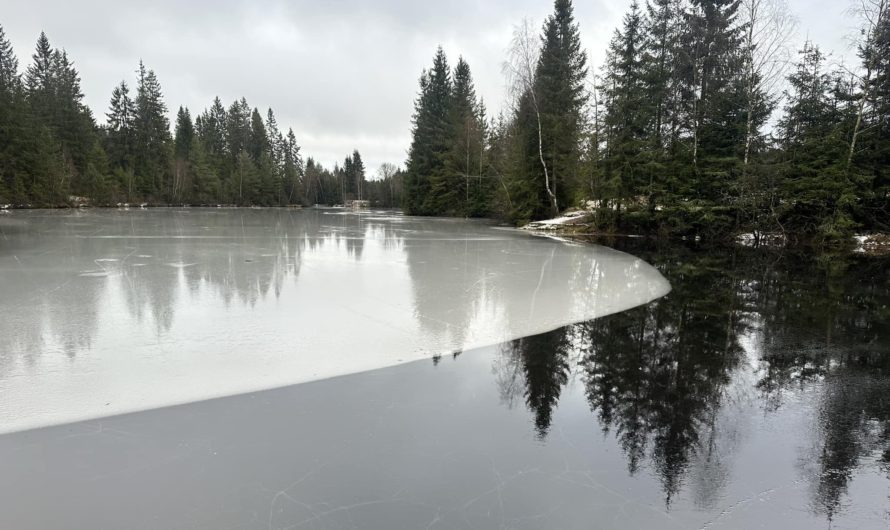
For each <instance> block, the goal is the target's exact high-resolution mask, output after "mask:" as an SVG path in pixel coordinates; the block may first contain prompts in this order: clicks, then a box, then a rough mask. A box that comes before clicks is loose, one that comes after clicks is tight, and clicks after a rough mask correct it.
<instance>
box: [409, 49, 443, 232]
mask: <svg viewBox="0 0 890 530" xmlns="http://www.w3.org/2000/svg"><path fill="white" fill-rule="evenodd" d="M450 107H451V72H450V71H449V68H448V59H447V58H446V57H445V52H444V51H443V50H442V48H441V47H439V49H438V50H437V51H436V55H435V58H434V59H433V67H432V69H431V70H429V71H424V73H423V75H422V76H421V80H420V95H419V96H418V98H417V101H416V102H415V106H414V127H413V130H412V140H411V147H410V149H409V151H408V164H407V166H408V169H407V172H406V175H405V192H404V196H405V199H404V200H405V204H404V209H405V212H406V213H408V214H410V215H418V214H419V215H432V214H435V213H436V212H437V211H438V210H439V208H440V207H441V206H442V201H441V195H442V194H443V192H444V191H445V188H446V186H447V169H446V158H447V156H448V152H449V150H450V148H451V145H452V139H451V135H452V132H453V128H452V127H451V120H450V118H451V114H450Z"/></svg>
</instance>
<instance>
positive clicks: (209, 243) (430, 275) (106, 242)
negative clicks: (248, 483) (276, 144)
mask: <svg viewBox="0 0 890 530" xmlns="http://www.w3.org/2000/svg"><path fill="white" fill-rule="evenodd" d="M669 290H670V286H669V284H668V282H667V281H666V280H665V279H664V278H663V277H662V275H661V274H660V273H659V272H658V271H656V270H655V269H654V268H652V267H651V266H650V265H648V264H647V263H645V262H644V261H642V260H640V259H637V258H635V257H633V256H631V255H628V254H625V253H622V252H618V251H615V250H611V249H608V248H605V247H600V246H595V245H580V244H569V243H566V242H562V241H557V240H553V239H547V238H540V237H534V236H531V235H528V234H524V233H520V232H518V231H516V230H510V229H499V228H496V227H493V226H490V225H489V224H485V223H481V222H473V221H463V220H445V219H425V220H424V219H416V218H407V217H402V216H400V215H396V214H391V213H381V212H362V213H353V212H348V211H343V210H315V209H313V210H305V211H300V210H281V209H272V210H255V209H254V210H251V209H152V210H128V211H115V210H87V211H16V212H12V213H6V214H4V215H2V216H0V293H2V298H0V315H2V316H3V318H2V319H0V395H2V396H3V399H2V401H0V432H11V431H19V430H23V429H29V428H35V427H41V426H47V425H53V424H61V423H67V422H72V421H76V420H84V419H89V418H97V417H102V416H108V415H112V414H118V413H123V412H132V411H137V410H145V409H150V408H156V407H161V406H166V405H173V404H179V403H187V402H192V401H196V400H201V399H207V398H212V397H220V396H226V395H232V394H238V393H243V392H248V391H255V390H261V389H268V388H273V387H280V386H285V385H289V384H293V383H298V382H305V381H310V380H316V379H322V378H326V377H331V376H335V375H342V374H346V373H353V372H359V371H364V370H370V369H375V368H380V367H384V366H389V365H394V364H398V363H402V362H407V361H411V360H417V359H421V358H428V357H432V356H435V355H441V354H448V353H453V352H455V351H461V350H464V349H467V348H472V347H476V346H484V345H490V344H495V343H500V342H504V341H508V340H511V339H515V338H518V337H523V336H528V335H534V334H537V333H541V332H546V331H550V330H553V329H555V328H558V327H561V326H564V325H566V324H570V323H574V322H580V321H585V320H589V319H592V318H595V317H600V316H603V315H608V314H612V313H616V312H619V311H623V310H626V309H629V308H632V307H635V306H639V305H641V304H645V303H647V302H649V301H651V300H654V299H657V298H659V297H661V296H664V295H665V294H666V293H668V292H669Z"/></svg>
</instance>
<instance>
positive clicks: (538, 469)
mask: <svg viewBox="0 0 890 530" xmlns="http://www.w3.org/2000/svg"><path fill="white" fill-rule="evenodd" d="M310 214H311V213H310V212H307V213H305V214H303V213H301V214H292V213H288V212H279V213H278V214H276V215H282V216H285V217H289V216H291V215H298V216H303V215H310ZM201 215H205V214H203V213H202V214H201ZM230 215H231V213H230ZM245 215H253V212H245ZM257 215H263V216H265V215H270V214H269V213H268V212H260V213H258V214H257ZM311 215H319V216H321V218H322V219H328V217H327V216H329V215H330V214H321V213H316V214H311ZM335 219H339V218H337V217H335ZM170 222H173V221H172V220H171V221H170ZM343 222H344V223H355V226H359V227H360V226H361V225H360V224H358V223H359V222H358V221H357V220H356V219H355V218H351V217H347V220H345V221H343ZM362 222H375V223H376V222H377V221H371V220H369V219H365V220H364V221H362ZM402 222H403V223H404V225H405V226H404V227H403V228H402V229H404V230H412V229H411V228H409V226H410V225H412V224H413V223H414V221H410V220H402ZM428 223H431V224H429V225H428V226H431V227H433V228H431V229H430V233H426V235H422V234H423V231H417V232H414V235H413V236H412V237H406V238H405V239H404V240H403V242H402V243H401V244H402V245H405V249H404V251H405V252H406V253H407V254H408V256H406V257H405V259H407V260H408V261H409V263H410V261H411V260H412V259H414V258H412V257H410V255H411V253H412V252H413V251H412V250H410V247H411V246H412V245H425V244H428V241H425V240H424V239H422V238H427V239H428V238H430V237H432V236H433V235H434V234H438V233H440V232H438V230H437V229H435V228H434V226H435V224H436V222H435V221H429V222H428ZM421 224H422V225H427V222H424V223H421ZM414 226H415V228H414V230H417V229H418V228H419V226H420V225H414ZM453 226H463V227H464V228H465V229H466V230H467V231H468V232H473V233H476V234H477V235H476V236H475V237H476V239H478V238H481V237H483V234H485V233H490V229H489V228H487V227H484V226H481V225H474V224H467V223H458V222H455V223H454V224H453ZM396 230H399V229H396ZM499 237H507V238H508V239H509V240H512V238H513V237H514V236H513V235H507V236H499ZM514 241H515V242H514V243H507V242H506V241H504V242H502V243H499V245H504V246H506V247H508V248H516V249H523V248H524V249H526V250H527V251H528V252H527V253H528V254H536V252H532V250H531V249H535V248H537V247H538V245H539V244H541V245H543V247H542V248H545V249H546V248H550V247H549V246H550V245H555V244H556V243H555V242H551V241H546V240H543V241H539V240H530V239H527V236H526V239H518V240H514ZM613 243H614V244H619V245H622V248H624V247H625V246H627V248H626V250H627V251H628V252H629V253H630V254H633V255H636V256H640V257H642V258H643V259H645V260H646V261H647V262H649V263H652V264H654V265H656V266H657V267H658V269H659V271H660V272H661V274H663V275H664V276H665V277H666V278H667V279H668V280H669V281H670V284H671V286H672V290H671V292H670V293H668V294H667V295H666V296H663V297H661V298H658V299H656V300H654V301H652V302H650V303H648V304H645V305H642V306H639V307H636V308H633V309H629V310H627V311H623V312H620V313H614V314H611V315H607V316H603V317H601V318H597V319H595V320H589V321H584V322H579V323H576V324H571V325H567V326H563V327H559V328H556V329H554V330H551V331H547V332H545V333H541V334H538V335H533V336H523V337H522V338H518V339H515V340H509V341H505V342H502V343H499V344H494V345H490V346H485V347H482V348H478V349H473V350H467V351H463V352H457V351H456V352H454V353H453V354H451V355H446V356H442V357H438V356H437V357H434V358H432V359H425V360H417V361H413V362H405V363H400V364H398V365H396V366H389V367H385V368H380V369H377V370H370V371H363V372H361V373H354V374H348V375H344V376H340V377H332V378H327V379H324V380H319V381H313V382H309V383H304V384H296V385H290V386H286V387H282V388H276V389H272V390H264V391H259V392H251V393H247V394H238V395H234V396H229V397H222V398H219V399H211V400H206V401H200V402H194V403H186V404H183V405H177V406H173V407H165V408H156V409H152V410H147V411H142V412H135V413H132V414H122V415H117V416H113V417H102V418H98V419H93V420H88V421H84V422H77V423H67V424H64V425H57V426H51V427H46V428H40V429H33V430H27V431H21V432H15V433H8V434H4V435H0V528H3V529H6V528H10V529H15V530H81V529H83V530H96V529H120V528H126V529H131V530H142V529H144V530H156V529H159V528H162V529H171V530H179V529H182V530H186V529H188V530H219V529H224V528H226V529H228V528H231V529H235V528H237V529H242V530H270V529H276V530H283V529H288V530H291V529H318V530H335V529H342V530H355V529H356V528H361V529H372V530H378V529H379V530H395V529H405V530H415V529H423V528H428V529H431V530H445V529H466V530H470V529H477V530H479V529H482V530H488V529H491V530H495V529H504V528H510V529H516V530H540V529H560V530H562V529H565V530H576V529H577V530H582V529H583V530H587V529H590V528H597V529H604V530H605V529H614V530H625V529H637V528H641V529H649V528H653V529H656V528H657V529H662V528H664V529H677V530H704V529H707V530H717V529H723V530H748V529H752V528H780V529H783V530H810V529H813V528H831V529H832V530H840V529H845V530H871V529H886V528H888V523H890V501H888V492H890V480H888V467H890V376H888V374H890V318H888V308H890V275H888V274H887V271H888V270H890V262H888V259H887V258H873V257H868V256H856V255H847V256H845V255H835V256H832V257H831V259H825V258H822V257H813V256H812V255H810V254H809V253H799V254H794V253H791V252H790V251H784V252H776V251H757V250H754V249H748V248H712V249H706V248H701V247H693V248H687V247H685V246H683V245H677V244H674V245H666V244H664V243H658V244H651V243H650V242H646V241H641V240H625V241H616V242H613ZM327 244H329V245H333V243H331V242H329V243H327ZM340 244H341V245H345V243H343V242H342V240H341V243H340ZM377 244H378V243H374V242H373V240H368V239H365V240H364V249H363V250H362V252H361V258H360V259H362V260H364V259H370V258H371V257H372V256H374V255H375V253H377V252H378V251H373V252H372V251H370V249H372V248H374V247H375V246H376V245H377ZM473 244H479V245H482V244H483V243H481V242H476V243H472V244H470V246H472V245H473ZM485 244H487V243H485ZM512 245H518V246H516V247H512ZM184 248H185V247H184ZM494 248H502V247H494ZM554 248H557V249H560V250H557V253H561V252H569V250H566V249H564V248H563V247H562V246H556V247H554ZM591 250H593V251H594V252H596V253H598V252H601V250H599V249H596V248H595V247H592V248H591ZM304 252H305V251H304ZM332 252H333V251H332ZM337 252H339V251H337ZM343 252H344V253H346V252H347V251H346V250H345V249H344V250H343ZM461 252H463V251H461ZM517 252H518V250H517ZM69 253H70V251H69ZM334 254H336V252H334ZM347 255H349V254H348V253H347ZM353 255H355V250H353ZM304 256H305V254H304ZM424 256H426V255H424ZM437 256H439V257H440V258H441V257H442V256H443V254H437ZM479 256H480V258H479V259H480V260H482V259H483V258H482V257H481V251H480V254H479ZM618 256H623V255H621V254H618ZM245 259H253V258H245V257H243V256H242V255H238V257H237V258H232V262H233V266H234V264H235V263H237V264H238V266H241V264H243V263H245V261H244V260H245ZM449 259H450V258H449ZM508 259H510V258H508ZM422 261H427V262H428V261H429V260H428V259H424V260H422ZM103 263H104V262H103ZM251 263H256V261H254V262H251ZM302 263H303V264H304V265H305V264H306V263H309V261H306V260H303V261H302ZM529 263H531V262H529ZM538 265H539V264H538ZM411 266H416V264H414V265H411ZM411 266H409V267H408V268H409V272H410V271H412V269H411V268H410V267H411ZM478 266H479V267H482V263H480V264H479V265H478ZM146 267H148V265H146ZM195 267H197V265H196V266H195ZM193 268H194V267H187V268H185V269H181V268H180V269H174V270H175V274H174V278H175V277H176V275H179V274H184V273H185V271H188V270H189V269H193ZM65 269H68V266H67V265H66V266H65ZM158 270H159V271H165V270H166V269H163V268H160V267H159V269H158ZM306 270H307V269H306V268H305V266H304V267H303V268H302V269H301V272H300V274H299V279H296V278H293V277H291V276H289V277H288V278H287V279H285V280H284V284H285V285H288V284H295V285H299V283H300V282H302V281H305V279H306V278H311V277H312V276H310V275H308V274H306V275H304V272H306ZM402 270H404V269H402ZM498 270H503V268H501V269H498ZM533 276H534V278H535V282H534V285H535V286H536V285H538V282H537V278H539V277H540V276H541V274H540V269H538V271H537V273H536V274H535V275H533ZM89 278H93V277H89ZM259 278H262V276H259ZM94 279H95V278H94ZM418 280H419V277H418V276H417V275H416V270H415V271H414V273H413V274H411V282H417V281H418ZM104 281H108V282H110V281H112V280H111V279H106V280H104ZM233 281H235V280H233ZM238 281H242V282H243V281H245V280H243V279H242V280H238ZM461 281H464V280H461ZM208 282H209V280H208ZM467 282H469V280H466V281H464V283H463V284H462V285H466V283H467ZM267 283H270V285H274V282H267ZM174 284H175V282H174ZM188 285H189V283H186V286H188ZM542 285H544V284H543V283H542ZM210 288H211V287H210V286H205V287H198V288H195V289H196V290H197V291H199V292H200V291H201V290H202V289H210ZM214 288H216V289H219V287H218V286H217V287H214ZM412 288H413V287H412ZM251 289H252V288H251ZM251 289H248V288H244V289H243V290H242V291H241V294H240V295H239V296H243V297H245V298H246V299H248V300H250V299H251V298H250V295H248V294H247V293H250V292H253V291H252V290H251ZM268 290H269V292H268V293H267V294H266V295H265V296H263V295H261V294H257V295H256V300H255V301H254V302H253V303H254V304H255V305H256V306H257V307H258V306H260V305H261V304H263V303H266V302H263V300H274V299H275V295H274V292H275V291H274V289H272V287H269V289H268ZM281 291H282V292H285V291H286V288H285V287H282V289H281ZM393 292H398V291H397V290H393ZM464 292H465V291H463V290H454V291H447V290H446V291H444V292H442V293H441V296H443V300H445V301H446V302H445V303H449V304H452V305H451V306H450V307H454V306H455V304H456V302H454V300H455V299H457V297H458V295H460V296H465V295H464V294H463V293H464ZM41 296H47V295H41ZM177 296H178V297H181V298H183V299H185V300H189V299H190V296H191V295H189V291H185V293H184V294H179V295H177ZM412 296H413V294H412ZM538 296H541V294H540V293H539V294H538ZM168 298H169V297H168ZM409 298H410V296H409ZM492 298H493V299H494V300H492V301H490V302H486V303H488V304H495V303H496V300H497V298H496V297H495V296H494V295H492ZM396 300H397V299H396V298H395V296H394V297H393V298H392V301H393V302H394V301H396ZM423 300H424V301H422V302H420V303H421V304H423V305H420V306H418V308H417V309H416V312H417V313H418V315H419V314H423V313H426V314H430V312H431V311H432V309H430V307H436V306H435V305H434V301H435V299H434V298H426V299H423ZM294 303H296V302H294ZM230 304H231V305H232V307H233V308H240V307H242V305H243V304H248V305H249V303H248V302H242V301H240V299H238V298H233V299H232V300H231V301H230ZM480 304H481V303H480ZM174 305H175V306H176V307H180V305H179V304H174ZM182 305H184V306H187V304H185V303H182ZM498 307H501V308H503V307H505V306H503V305H501V306H498ZM120 310H121V311H124V312H126V313H127V314H129V313H128V311H129V310H127V309H126V306H124V307H123V308H121V309H120ZM504 310H505V311H506V309H504ZM109 311H110V309H109ZM145 311H146V313H145V315H144V316H143V317H142V318H143V319H145V321H146V322H147V324H146V325H147V326H148V329H149V331H151V330H154V331H155V333H159V334H163V333H167V332H168V331H164V329H165V328H161V329H160V330H158V328H156V327H154V326H155V323H154V320H153V317H152V313H151V311H150V308H149V309H146V310H145ZM177 311H181V310H180V309H177ZM412 311H414V310H412ZM409 313H411V314H410V315H409V319H416V318H419V316H418V315H414V314H413V313H412V312H409ZM69 314H70V313H69ZM103 314H104V313H103ZM179 314H180V313H175V314H173V315H171V317H170V318H171V319H172V321H173V322H174V323H173V324H171V325H169V328H170V329H172V328H175V327H176V325H177V324H175V322H176V321H177V319H178V318H179V316H178V315H179ZM434 314H435V315H436V318H437V320H435V321H434V322H439V321H442V320H445V318H446V317H445V316H443V314H442V313H441V312H440V313H434ZM471 314H472V313H471ZM4 315H6V313H4ZM341 315H347V316H348V315H349V313H341ZM127 318H130V317H129V316H128V317H127ZM343 318H346V317H343ZM349 318H353V317H349ZM473 318H476V317H472V318H471V320H472V319H473ZM47 319H49V320H48V321H49V322H51V321H52V320H51V319H52V317H51V316H48V317H47ZM74 322H76V320H75V321H74ZM81 322H83V321H81ZM195 322H198V321H195ZM313 322H316V323H317V322H321V318H320V317H319V318H317V319H315V320H313ZM72 325H73V323H72ZM192 325H193V326H196V327H197V326H198V324H192ZM232 325H234V324H232ZM217 327H220V326H217ZM50 329H51V328H50ZM435 329H438V330H439V332H440V333H445V332H448V330H449V328H447V327H445V326H444V325H440V327H438V328H435ZM428 332H429V333H432V332H431V331H428ZM140 333H142V332H140ZM145 333H146V336H148V335H150V333H148V332H145ZM279 333H280V334H282V335H281V336H283V334H284V333H285V332H284V331H281V332H279ZM367 333H375V331H373V330H371V331H367ZM100 334H101V333H99V334H96V335H94V336H98V335H100ZM377 335H379V336H382V335H383V333H382V332H380V333H378V334H377ZM138 336H141V335H134V337H138ZM468 336H469V335H468ZM53 340H57V339H53ZM257 340H259V339H257ZM220 342H221V341H217V342H216V343H215V344H218V345H219V347H220V348H225V345H222V344H220ZM264 343H265V342H264ZM95 344H96V343H95V342H93V348H95ZM364 349H365V350H369V349H370V350H372V351H375V350H374V347H373V344H370V343H369V344H368V345H367V347H366V348H364ZM90 351H91V350H90V349H89V348H88V347H83V349H82V350H78V352H79V353H78V354H77V356H76V357H74V358H72V359H70V360H69V361H68V362H69V363H71V365H72V366H73V365H76V364H78V363H86V362H87V361H88V360H89V355H90ZM227 351H230V352H232V351H234V350H233V349H232V348H229V349H228V350H227ZM325 351H326V350H324V348H321V349H318V350H315V351H314V353H317V354H319V355H320V354H322V353H324V352H325ZM298 352H299V350H294V355H296V354H297V353H298ZM247 353H253V350H249V351H245V353H244V354H245V355H247ZM45 355H61V356H63V357H64V356H65V355H67V354H66V352H65V351H59V352H52V353H48V354H45ZM109 355H110V354H109ZM121 355H129V354H128V353H127V352H124V353H121ZM126 358H129V357H125V359H126ZM177 366H178V365H177ZM211 368H212V367H209V366H208V367H206V368H205V369H206V370H208V373H211V374H212V373H214V372H213V371H212V370H211ZM245 373H246V374H248V375H249V374H252V373H253V371H251V369H250V367H249V366H246V367H245ZM128 377H130V378H134V377H135V376H133V375H128ZM167 386H168V385H163V384H161V385H159V386H158V387H157V389H156V391H157V392H158V393H160V394H163V393H164V392H166V391H167ZM4 392H5V390H4ZM7 395H8V394H6V393H3V394H0V397H2V399H3V401H4V403H6V399H7Z"/></svg>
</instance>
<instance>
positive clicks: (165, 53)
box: [0, 0, 855, 176]
mask: <svg viewBox="0 0 890 530" xmlns="http://www.w3.org/2000/svg"><path fill="white" fill-rule="evenodd" d="M629 4H630V0H608V1H607V0H587V1H581V2H578V1H576V5H575V11H576V16H577V18H578V21H579V23H580V27H581V36H582V40H583V42H584V45H585V46H586V47H587V49H588V53H589V56H590V60H591V63H592V65H593V66H595V67H596V68H599V66H600V64H601V62H602V58H603V56H604V50H605V47H606V44H607V43H608V40H609V38H610V36H611V34H612V31H613V30H614V28H615V27H616V26H617V25H618V24H619V23H620V21H621V17H622V15H623V13H624V11H625V10H626V8H627V6H628V5H629ZM789 4H790V6H791V10H792V11H793V12H794V13H795V14H796V15H797V17H798V19H799V21H800V25H799V28H798V34H799V39H800V40H802V39H803V38H805V37H806V36H807V35H809V38H810V39H811V40H813V41H815V42H816V43H818V44H819V45H820V46H822V47H823V48H824V49H826V50H833V51H834V52H835V55H836V56H837V57H841V56H844V55H847V56H849V54H850V51H849V47H848V45H847V44H846V40H845V37H846V36H847V35H849V34H850V33H851V28H852V27H853V26H854V25H855V24H854V21H853V20H852V19H851V18H850V17H849V16H846V15H845V11H846V9H847V7H848V6H849V3H848V2H847V0H789ZM551 9H552V2H551V1H549V0H484V1H479V0H448V1H439V2H427V1H418V0H375V1H370V0H364V1H363V0H327V1H306V0H294V1H285V0H259V1H252V2H249V1H239V0H223V1H220V0H216V1H210V0H191V1H188V2H183V1H177V0H152V1H138V2H125V1H121V0H118V1H111V0H83V1H77V2H73V1H70V0H30V1H27V2H26V1H22V0H0V17H2V18H0V24H2V25H3V28H4V29H5V31H6V34H7V36H8V37H9V38H10V39H11V41H12V43H13V46H14V47H15V51H16V54H17V55H18V57H19V63H20V66H21V68H22V69H24V67H25V66H26V64H27V63H28V62H30V55H31V53H33V47H34V42H35V41H36V38H37V35H38V34H39V33H40V31H41V30H43V31H46V33H47V35H48V37H49V39H50V42H51V43H52V45H53V46H56V47H62V48H65V49H67V51H68V53H69V55H70V56H71V57H72V58H73V60H74V62H75V65H76V66H77V68H78V70H79V71H80V74H81V78H82V86H83V91H84V93H85V95H86V103H87V104H88V105H89V106H90V107H91V108H92V109H93V112H94V113H95V115H96V118H97V120H98V121H99V122H100V123H102V122H104V120H105V111H106V108H107V106H108V100H109V97H110V95H111V90H112V88H113V87H114V86H115V85H116V84H117V83H118V82H120V81H121V80H122V79H125V80H127V81H128V83H130V85H131V86H134V85H135V70H136V67H137V64H138V61H139V59H140V58H141V59H142V60H144V61H145V63H146V65H147V66H148V67H149V68H152V69H154V70H155V72H157V74H158V77H159V78H160V81H161V84H162V87H163V90H164V95H165V98H166V102H167V106H168V107H169V108H170V111H171V118H172V116H173V115H174V113H175V111H176V109H177V108H178V107H179V105H185V106H187V107H189V109H191V111H192V114H193V115H195V114H197V113H199V112H200V111H201V110H203V109H204V108H206V107H208V106H209V105H210V102H211V101H212V100H213V97H214V96H217V95H218V96H219V97H220V98H222V100H223V102H224V103H225V104H226V105H227V106H228V104H229V103H230V102H231V101H232V100H234V99H235V98H240V97H241V96H244V97H246V98H247V100H248V102H249V103H250V104H251V105H252V106H256V107H259V108H260V109H261V111H263V113H264V114H265V109H266V108H268V107H272V108H273V109H274V110H275V113H276V115H277V118H278V122H279V126H281V127H282V128H283V129H284V130H286V129H287V127H293V129H294V131H295V133H296V135H297V140H298V143H299V144H300V145H301V146H302V148H303V154H304V156H306V155H310V156H314V157H315V158H316V159H317V160H320V161H321V162H322V163H324V164H325V165H328V166H331V165H333V163H334V162H336V161H340V160H342V159H343V158H344V157H345V156H346V155H347V154H348V153H350V152H351V151H352V150H353V149H359V150H360V151H361V153H362V156H363V158H364V159H365V164H366V166H367V167H368V169H369V176H371V175H370V174H373V172H375V171H376V168H377V167H378V166H379V164H381V163H382V162H393V163H396V164H399V165H402V164H403V162H404V160H405V158H406V151H407V148H408V145H409V142H410V120H411V113H412V110H413V100H414V98H415V95H416V92H417V79H418V77H419V75H420V72H421V70H422V69H423V68H424V67H427V66H428V65H429V64H430V63H431V60H432V56H433V53H434V51H435V49H436V46H437V45H439V44H441V45H442V46H443V47H444V49H445V51H446V53H447V54H448V57H449V60H450V61H451V64H452V65H453V64H454V63H455V62H456V61H457V57H458V56H459V55H463V56H464V57H465V58H466V59H467V61H468V62H469V63H470V67H471V69H472V72H473V75H474V78H475V81H476V87H477V92H478V93H479V94H480V95H481V96H483V97H484V98H485V100H486V103H487V105H488V108H489V110H490V111H492V112H496V111H497V110H499V109H500V108H501V106H502V101H503V99H504V81H503V76H502V74H501V63H502V62H503V60H504V56H505V49H506V47H507V45H508V43H509V40H510V35H511V32H512V28H513V26H514V25H516V24H517V23H519V22H520V21H521V20H522V19H523V18H524V17H528V18H531V19H532V20H534V21H535V23H536V25H540V23H541V22H542V21H543V20H544V18H545V17H546V16H547V14H548V13H549V12H550V11H551Z"/></svg>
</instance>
